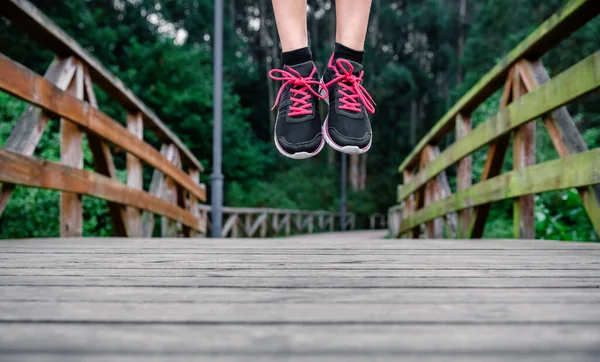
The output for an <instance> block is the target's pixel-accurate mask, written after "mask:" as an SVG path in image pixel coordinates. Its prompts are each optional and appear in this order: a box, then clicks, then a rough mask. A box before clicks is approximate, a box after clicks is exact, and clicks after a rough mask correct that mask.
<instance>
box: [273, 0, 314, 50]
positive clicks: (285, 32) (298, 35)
mask: <svg viewBox="0 0 600 362" xmlns="http://www.w3.org/2000/svg"><path fill="white" fill-rule="evenodd" d="M273 12H274V13H275V21H276V23H277V31H278V32H279V39H280V40H281V50H282V51H283V52H284V53H285V52H290V51H292V50H296V49H300V48H306V47H308V35H307V30H306V28H307V25H306V0H273Z"/></svg>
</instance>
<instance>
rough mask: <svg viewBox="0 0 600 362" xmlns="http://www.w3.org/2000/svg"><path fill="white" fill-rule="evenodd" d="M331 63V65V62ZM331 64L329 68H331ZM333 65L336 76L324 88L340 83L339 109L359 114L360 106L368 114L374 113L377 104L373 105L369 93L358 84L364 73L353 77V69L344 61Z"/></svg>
mask: <svg viewBox="0 0 600 362" xmlns="http://www.w3.org/2000/svg"><path fill="white" fill-rule="evenodd" d="M331 63H333V60H332V62H331ZM331 63H330V67H332V64H331ZM335 65H336V67H335V69H336V73H337V76H336V77H335V78H333V79H332V80H331V81H330V82H329V83H327V84H326V85H325V86H326V87H329V86H330V85H332V84H335V83H337V82H339V83H340V86H341V87H342V89H340V90H338V93H340V94H341V95H342V98H340V102H341V103H342V105H341V106H340V109H344V110H347V111H351V112H361V109H360V106H361V104H362V105H363V106H364V107H365V109H366V110H367V111H368V112H369V113H371V114H373V113H375V106H376V105H377V104H375V101H374V100H373V98H372V97H371V95H370V94H369V92H367V90H366V89H365V88H364V87H363V86H362V84H360V83H361V82H362V78H363V75H364V74H365V72H364V71H361V72H360V74H359V75H358V77H357V76H355V75H354V74H353V73H354V67H353V66H352V64H351V63H350V62H349V61H347V60H346V59H338V60H337V62H336V63H335Z"/></svg>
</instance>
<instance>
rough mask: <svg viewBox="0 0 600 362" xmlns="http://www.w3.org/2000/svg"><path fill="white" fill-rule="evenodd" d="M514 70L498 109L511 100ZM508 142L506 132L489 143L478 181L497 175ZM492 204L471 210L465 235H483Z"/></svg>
mask: <svg viewBox="0 0 600 362" xmlns="http://www.w3.org/2000/svg"><path fill="white" fill-rule="evenodd" d="M514 75H515V70H514V68H511V69H510V71H509V72H508V77H507V78H506V82H505V83H504V89H503V91H502V97H501V98H500V110H502V109H504V108H506V106H507V105H508V104H509V103H510V102H512V99H513V97H512V93H513V80H514ZM509 143H510V134H506V135H503V136H501V137H500V138H497V139H496V140H495V141H494V142H492V143H490V146H489V149H488V154H487V158H486V160H485V164H484V166H483V172H482V174H481V179H480V180H479V182H482V181H486V180H489V179H490V178H492V177H496V176H498V175H499V174H500V173H501V172H502V166H503V165H504V158H505V157H506V152H507V151H508V145H509ZM491 208H492V204H491V203H490V204H483V205H480V206H479V207H476V208H475V209H474V212H473V219H472V221H471V224H470V226H469V229H470V231H469V232H468V233H467V235H466V236H467V237H469V238H473V239H480V238H481V237H483V232H484V231H485V223H486V222H487V218H488V215H489V214H490V209H491Z"/></svg>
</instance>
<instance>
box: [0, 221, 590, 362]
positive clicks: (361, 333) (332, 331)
mask: <svg viewBox="0 0 600 362" xmlns="http://www.w3.org/2000/svg"><path fill="white" fill-rule="evenodd" d="M383 235H384V233H383V232H375V233H374V232H368V233H366V232H363V233H349V234H344V235H342V234H327V235H316V236H314V235H313V236H304V237H297V238H290V239H270V240H249V239H244V240H240V239H238V240H218V241H215V240H177V239H173V240H165V239H161V240H114V239H72V240H65V239H63V240H26V241H0V258H1V259H2V260H1V262H0V360H2V361H13V360H15V361H28V360H36V361H37V360H50V361H75V360H77V361H80V360H82V359H84V357H85V359H84V360H97V361H106V360H114V361H122V360H139V361H148V360H157V361H158V360H165V359H166V358H168V360H170V361H178V360H192V359H193V360H198V359H200V358H201V357H204V358H206V359H210V360H214V361H240V360H248V359H255V360H260V361H281V360H286V361H290V360H291V361H304V360H317V361H355V360H356V361H362V360H373V359H374V358H372V357H374V356H378V357H379V359H378V360H390V361H396V360H398V357H402V360H419V361H429V360H436V361H437V360H439V361H482V360H483V361H505V360H507V358H509V359H510V360H536V361H537V360H539V361H545V362H546V361H566V360H568V361H598V358H599V356H600V289H599V286H600V245H592V244H574V243H556V242H546V241H483V240H481V241H434V240H431V241H425V240H419V241H408V240H385V239H382V237H383Z"/></svg>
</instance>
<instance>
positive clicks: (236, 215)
mask: <svg viewBox="0 0 600 362" xmlns="http://www.w3.org/2000/svg"><path fill="white" fill-rule="evenodd" d="M199 209H200V211H201V212H202V213H204V214H210V206H208V205H200V206H199ZM223 220H224V221H225V222H224V223H223V229H222V230H221V236H222V237H224V238H227V237H232V238H240V237H247V238H255V237H260V238H265V237H277V236H290V235H297V234H311V233H316V232H330V231H335V230H339V229H340V223H341V218H340V214H339V213H335V212H329V211H306V210H286V209H268V208H239V207H224V208H223ZM345 222H346V230H354V228H355V224H356V215H355V214H353V213H347V214H346V220H345ZM208 227H209V228H210V227H211V225H210V221H209V226H208Z"/></svg>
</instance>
